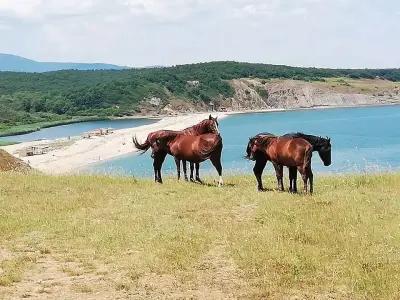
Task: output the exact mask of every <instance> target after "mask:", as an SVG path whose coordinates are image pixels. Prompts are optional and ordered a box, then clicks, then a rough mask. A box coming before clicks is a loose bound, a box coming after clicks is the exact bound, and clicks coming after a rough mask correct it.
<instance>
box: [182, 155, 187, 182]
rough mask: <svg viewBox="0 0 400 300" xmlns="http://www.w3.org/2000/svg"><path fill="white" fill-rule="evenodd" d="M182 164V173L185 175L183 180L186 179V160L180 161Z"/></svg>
mask: <svg viewBox="0 0 400 300" xmlns="http://www.w3.org/2000/svg"><path fill="white" fill-rule="evenodd" d="M182 166H183V174H184V176H185V180H186V181H188V176H187V164H186V160H183V161H182Z"/></svg>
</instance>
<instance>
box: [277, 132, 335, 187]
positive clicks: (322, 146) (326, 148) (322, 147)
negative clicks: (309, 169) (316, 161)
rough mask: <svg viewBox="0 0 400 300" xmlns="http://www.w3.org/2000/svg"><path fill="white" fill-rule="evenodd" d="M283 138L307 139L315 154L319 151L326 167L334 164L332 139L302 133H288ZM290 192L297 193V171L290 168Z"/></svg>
mask: <svg viewBox="0 0 400 300" xmlns="http://www.w3.org/2000/svg"><path fill="white" fill-rule="evenodd" d="M283 137H291V138H302V139H305V140H306V141H307V142H309V143H310V144H311V145H312V146H313V152H315V151H317V152H318V154H319V157H320V158H321V160H322V161H323V163H324V165H325V166H330V165H331V163H332V158H331V157H332V155H331V152H332V145H331V139H330V138H328V137H326V138H323V137H320V136H315V135H309V134H304V133H302V132H297V133H288V134H285V135H283ZM289 191H290V192H292V193H297V169H296V168H295V167H289Z"/></svg>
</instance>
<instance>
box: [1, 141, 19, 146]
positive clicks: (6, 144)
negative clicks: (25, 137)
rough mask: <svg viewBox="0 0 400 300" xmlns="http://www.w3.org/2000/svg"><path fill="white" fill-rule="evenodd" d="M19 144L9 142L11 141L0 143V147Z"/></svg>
mask: <svg viewBox="0 0 400 300" xmlns="http://www.w3.org/2000/svg"><path fill="white" fill-rule="evenodd" d="M14 144H17V143H16V142H11V141H10V142H9V141H0V147H2V146H9V145H14Z"/></svg>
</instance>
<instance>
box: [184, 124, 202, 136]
mask: <svg viewBox="0 0 400 300" xmlns="http://www.w3.org/2000/svg"><path fill="white" fill-rule="evenodd" d="M183 132H184V133H185V134H191V135H195V134H203V133H205V130H204V126H203V124H196V125H193V126H191V127H188V128H186V129H184V130H183Z"/></svg>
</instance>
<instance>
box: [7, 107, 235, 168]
mask: <svg viewBox="0 0 400 300" xmlns="http://www.w3.org/2000/svg"><path fill="white" fill-rule="evenodd" d="M212 115H213V116H218V118H223V117H225V116H227V115H228V113H212ZM208 116H209V113H196V114H188V115H182V116H174V117H165V118H163V119H161V120H160V121H158V122H156V123H154V124H150V125H144V126H139V127H135V128H128V129H120V130H115V131H114V133H113V134H110V135H107V136H99V137H92V138H90V139H83V138H76V139H73V142H70V143H68V144H67V145H66V146H65V147H61V148H60V149H57V150H53V151H50V152H49V153H46V154H43V155H35V156H29V157H20V156H19V154H18V153H19V152H20V151H21V150H22V149H24V148H26V147H29V146H35V145H43V144H51V143H56V142H62V141H66V139H58V140H46V141H34V142H26V143H20V144H16V145H10V146H5V147H2V149H4V150H6V151H7V152H8V153H10V154H12V155H14V156H16V157H18V158H21V159H22V160H24V161H25V162H27V163H28V164H29V165H30V166H31V167H32V168H34V169H37V170H39V171H41V172H44V173H46V174H53V175H56V174H66V173H76V172H79V171H80V170H82V168H84V167H86V166H88V165H90V164H92V163H96V162H99V161H105V160H109V159H112V158H115V157H117V156H120V155H125V154H129V153H133V152H136V151H137V149H136V148H135V147H134V145H133V143H132V137H133V136H134V135H136V136H137V137H138V139H139V141H140V142H142V141H144V140H145V139H146V137H147V134H149V133H150V132H152V131H156V130H160V129H171V130H181V129H184V128H186V127H189V126H192V125H194V124H197V123H198V122H200V121H202V120H204V119H206V118H208Z"/></svg>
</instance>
